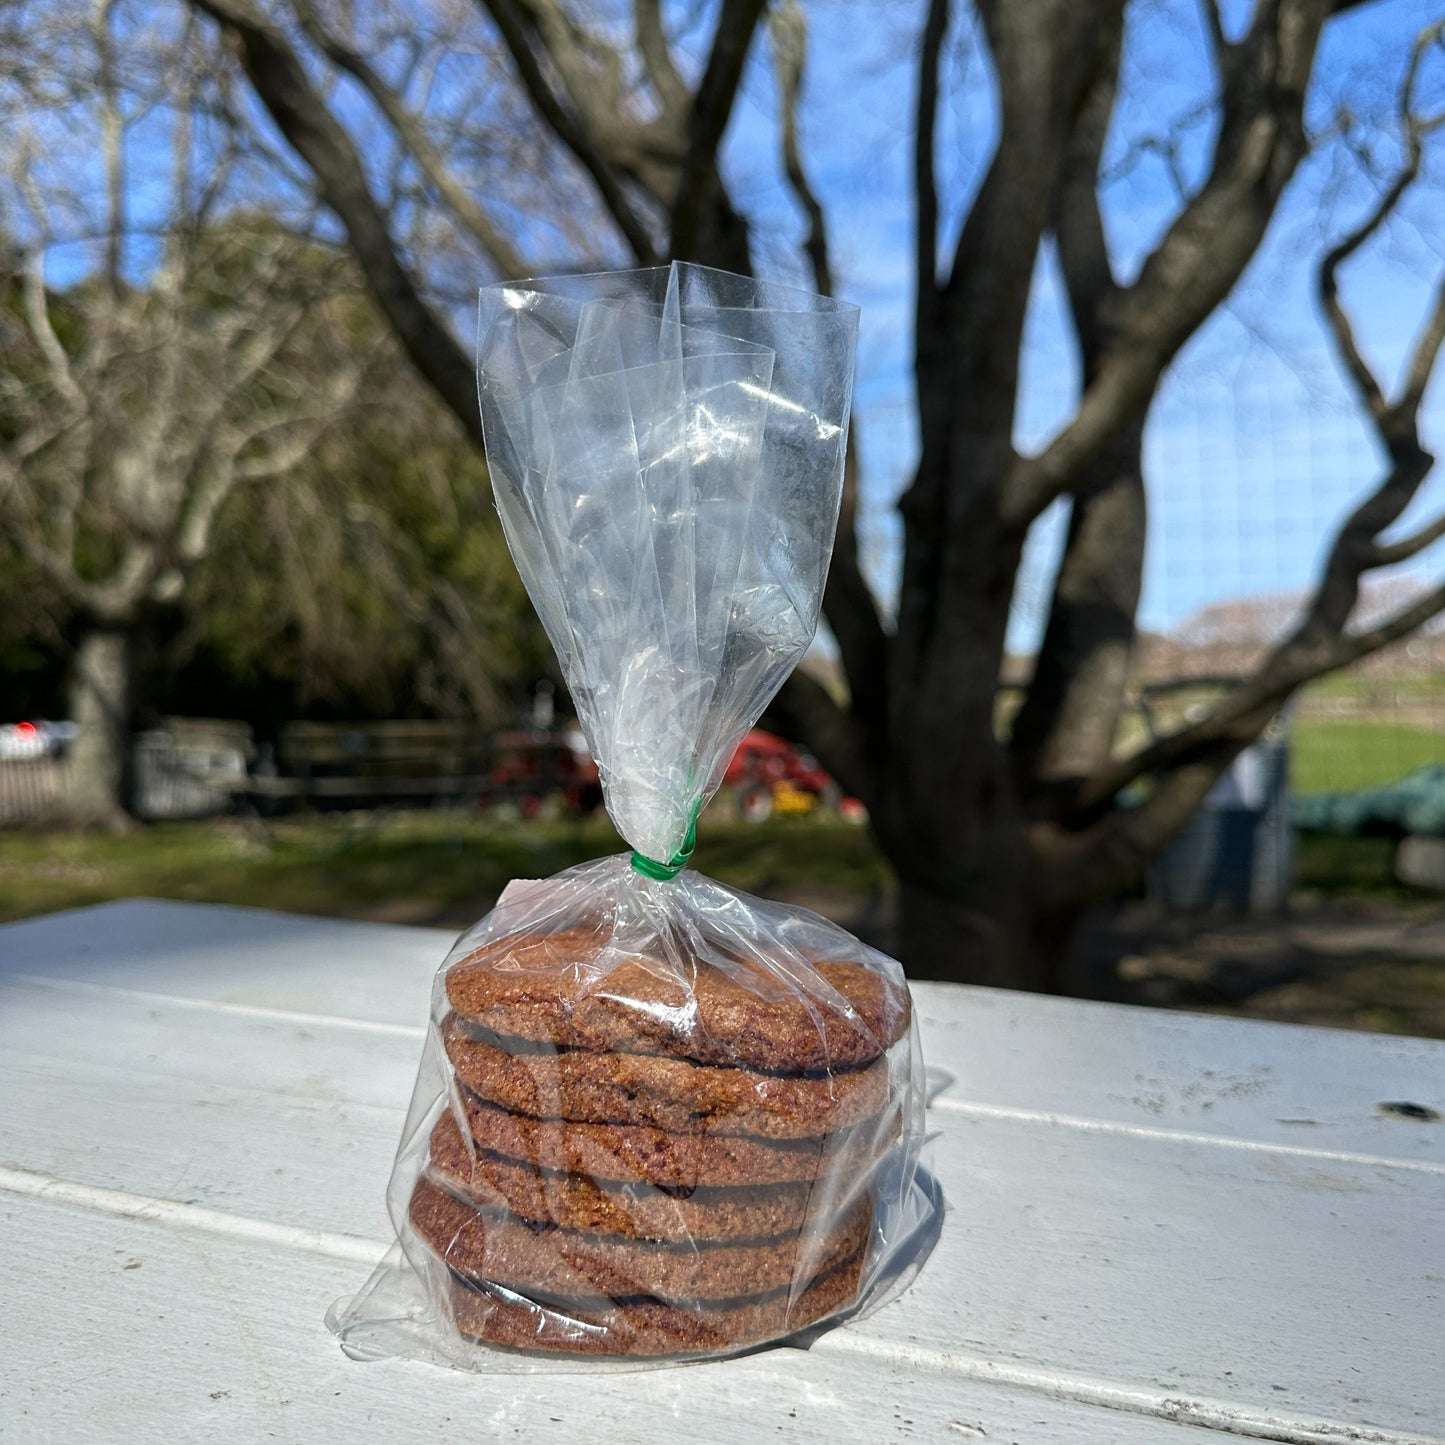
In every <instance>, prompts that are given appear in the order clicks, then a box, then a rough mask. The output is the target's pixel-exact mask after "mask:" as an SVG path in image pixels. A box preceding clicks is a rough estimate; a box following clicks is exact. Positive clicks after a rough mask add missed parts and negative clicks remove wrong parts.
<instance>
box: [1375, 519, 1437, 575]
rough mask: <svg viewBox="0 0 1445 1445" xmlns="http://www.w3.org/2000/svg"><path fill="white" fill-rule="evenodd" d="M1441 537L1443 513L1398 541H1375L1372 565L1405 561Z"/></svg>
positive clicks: (1383, 565) (1379, 565) (1392, 564)
mask: <svg viewBox="0 0 1445 1445" xmlns="http://www.w3.org/2000/svg"><path fill="white" fill-rule="evenodd" d="M1441 537H1445V514H1442V515H1441V516H1439V517H1436V518H1435V520H1434V521H1433V522H1430V523H1428V524H1427V525H1425V526H1423V527H1421V528H1420V529H1419V531H1416V532H1412V533H1411V534H1410V535H1409V536H1408V537H1402V538H1401V539H1400V540H1399V541H1398V542H1377V543H1376V544H1375V552H1374V561H1373V564H1372V565H1374V566H1376V567H1392V566H1394V564H1395V563H1397V562H1407V561H1409V559H1410V558H1411V557H1414V556H1416V555H1417V554H1419V553H1421V552H1423V551H1424V550H1425V548H1426V547H1428V546H1429V545H1430V544H1431V543H1432V542H1438V541H1439V540H1440V538H1441Z"/></svg>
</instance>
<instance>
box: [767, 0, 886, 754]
mask: <svg viewBox="0 0 1445 1445" xmlns="http://www.w3.org/2000/svg"><path fill="white" fill-rule="evenodd" d="M770 29H771V35H772V42H773V44H772V49H773V65H774V68H775V70H776V72H777V77H778V97H779V106H780V108H781V111H782V147H783V169H784V172H785V174H786V175H787V178H788V183H789V185H791V187H792V188H793V192H794V194H795V195H796V196H797V197H798V201H799V204H800V205H801V206H802V207H803V210H804V213H805V214H806V215H807V217H808V226H809V231H808V238H807V241H806V242H805V243H804V249H805V250H806V252H807V255H808V259H809V261H810V263H811V265H812V270H813V284H814V286H815V287H816V289H817V290H818V291H819V292H820V293H821V294H822V295H824V296H831V295H833V271H832V267H831V265H830V264H829V259H828V224H827V217H826V215H825V214H824V211H823V207H822V204H821V202H820V201H819V200H818V197H817V194H816V192H814V190H813V188H812V185H811V183H810V182H809V180H808V174H807V170H806V168H805V166H804V164H803V158H802V152H801V150H800V148H799V145H798V99H799V95H800V93H801V91H802V84H803V70H804V64H805V60H806V53H807V43H808V42H807V22H806V21H805V19H804V17H803V12H802V10H801V9H800V8H799V7H798V5H797V3H796V0H784V4H782V5H781V6H780V7H779V8H778V9H777V10H776V11H774V13H773V16H772V19H771V22H770ZM857 510H858V444H857V426H856V424H855V425H854V427H853V428H852V429H851V431H850V433H849V436H848V450H847V454H846V456H845V459H844V468H843V501H842V506H841V507H840V509H839V514H838V532H837V539H836V541H835V543H834V547H833V563H832V566H831V567H830V568H829V570H828V580H827V585H826V590H825V592H824V596H823V611H824V614H825V616H826V617H827V619H828V625H829V627H830V628H831V629H832V632H833V636H834V638H835V639H836V640H837V643H838V650H839V654H840V656H841V658H842V662H843V670H844V672H845V674H846V676H847V678H848V685H849V690H850V692H851V694H852V698H853V708H852V718H851V722H852V723H853V724H854V725H855V726H856V727H857V728H859V729H860V730H861V734H862V736H863V737H865V738H867V739H868V741H869V747H870V750H871V749H877V748H882V747H883V746H884V745H885V736H886V734H885V729H886V726H887V717H888V706H887V687H888V683H887V677H888V669H887V649H888V638H887V636H886V634H885V633H884V631H883V620H882V618H881V617H880V616H879V613H878V603H877V600H876V599H875V598H874V596H873V591H872V589H871V588H870V587H869V586H868V582H867V579H866V578H865V577H864V576H863V571H862V568H861V567H860V566H859V562H858V533H857ZM828 725H829V727H830V729H831V730H841V728H842V727H843V725H844V724H843V722H842V721H839V720H835V719H832V718H830V719H829V723H828ZM857 746H858V744H856V743H854V744H850V747H851V748H856V747H857Z"/></svg>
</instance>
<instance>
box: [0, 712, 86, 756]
mask: <svg viewBox="0 0 1445 1445" xmlns="http://www.w3.org/2000/svg"><path fill="white" fill-rule="evenodd" d="M74 736H75V724H74V723H71V722H45V721H43V720H37V721H35V722H18V723H5V724H0V762H21V761H24V760H26V759H29V758H52V757H56V756H57V755H58V754H60V753H61V752H63V751H64V749H65V745H66V743H68V742H70V741H71V739H72V738H74Z"/></svg>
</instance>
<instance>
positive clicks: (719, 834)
mask: <svg viewBox="0 0 1445 1445" xmlns="http://www.w3.org/2000/svg"><path fill="white" fill-rule="evenodd" d="M621 847H622V845H621V843H620V842H619V840H618V838H617V835H616V834H615V833H614V832H613V831H612V828H611V825H610V824H609V823H607V822H606V820H605V819H604V818H601V817H599V818H597V819H594V820H591V821H588V822H585V823H574V822H554V823H529V824H523V823H495V822H490V821H483V820H482V819H479V818H475V817H472V816H471V815H469V814H465V813H451V812H400V813H386V812H375V813H359V812H358V813H346V814H332V815H329V816H318V817H311V818H287V819H277V820H271V821H265V822H261V821H256V820H246V821H242V820H236V819H229V820H224V821H221V822H200V823H165V824H156V825H153V826H151V827H148V828H145V829H143V830H140V831H138V832H136V833H134V834H130V835H127V836H123V837H108V836H95V835H88V834H79V833H25V832H10V833H0V922H3V921H6V920H9V919H15V918H24V917H28V916H30V915H32V914H37V913H49V912H52V911H53V910H55V909H58V908H76V907H80V906H81V905H83V904H87V903H100V902H103V901H105V900H106V899H110V898H124V897H134V896H137V895H139V896H147V897H152V898H180V899H190V900H192V901H196V902H207V903H241V904H250V905H253V906H256V907H262V908H278V909H283V910H289V911H291V912H297V913H317V914H330V915H333V916H337V917H353V918H372V919H378V920H388V921H395V922H410V923H437V924H442V925H450V926H455V927H461V926H463V925H464V924H465V923H467V922H468V921H469V920H470V919H472V918H475V917H477V916H479V915H480V914H481V913H483V912H484V911H485V910H486V909H487V908H489V907H490V906H491V904H492V901H493V900H494V899H495V898H496V896H497V894H498V893H499V892H500V891H501V890H502V888H503V887H505V886H506V884H507V882H508V881H509V880H510V879H512V878H538V877H546V876H547V875H548V874H551V873H555V872H558V871H559V870H560V869H562V868H566V867H568V866H569V865H571V864H573V863H580V862H582V861H584V860H585V859H588V858H595V857H598V856H599V855H601V854H604V853H612V852H617V851H620V849H621ZM695 862H696V864H697V866H698V867H699V868H701V869H702V870H703V871H704V872H706V873H708V874H711V875H712V876H713V877H716V878H719V879H721V880H723V881H724V882H727V883H731V884H733V885H734V886H736V887H739V888H744V889H746V890H747V891H749V892H753V893H762V894H771V895H782V896H797V895H798V894H799V892H800V890H801V891H802V892H804V893H807V894H809V895H810V898H809V899H802V900H800V901H813V906H815V907H823V906H826V905H827V904H828V903H830V902H836V903H837V904H838V905H839V906H840V907H841V908H843V909H844V910H846V909H847V906H848V904H849V902H850V900H853V899H858V900H860V901H861V900H864V899H866V898H867V897H868V896H870V895H871V894H875V893H876V892H877V891H878V890H880V889H881V888H883V887H884V886H885V885H886V880H887V869H886V868H885V866H884V864H883V862H882V860H881V859H880V858H879V856H878V854H877V852H876V850H875V849H874V847H873V845H872V842H871V840H870V839H869V837H868V833H867V830H866V829H863V828H858V827H856V826H854V825H851V824H847V823H840V822H835V821H832V820H819V821H814V820H811V819H807V818H788V819H778V820H775V821H773V822H770V823H768V824H766V825H762V826H758V825H754V824H747V823H733V822H726V821H721V820H720V821H719V822H717V823H716V824H709V825H707V826H706V827H705V828H704V829H703V838H702V840H701V842H700V843H699V846H698V850H697V856H696V859H695Z"/></svg>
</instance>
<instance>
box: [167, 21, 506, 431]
mask: <svg viewBox="0 0 1445 1445" xmlns="http://www.w3.org/2000/svg"><path fill="white" fill-rule="evenodd" d="M194 3H195V4H197V5H198V6H199V7H200V8H201V9H202V10H204V11H205V12H206V13H207V14H208V15H210V16H212V17H213V18H214V19H215V20H217V21H218V22H219V23H220V24H221V25H222V26H223V27H225V29H227V30H228V31H229V32H230V33H231V34H232V35H234V36H235V37H236V40H237V43H238V46H239V50H240V55H241V62H242V64H243V65H244V66H245V68H246V73H247V75H249V76H250V78H251V83H252V84H253V85H254V86H255V87H256V93H257V94H258V95H259V96H260V97H261V99H262V101H263V103H264V104H265V106H266V108H267V110H269V111H270V113H271V116H272V118H273V119H274V120H275V122H276V124H277V126H278V127H279V128H280V130H281V133H282V134H283V135H284V136H285V137H286V139H287V140H288V141H290V142H291V144H292V145H293V146H294V147H295V148H296V150H297V152H298V153H299V154H300V155H301V157H302V159H303V160H305V161H306V163H307V165H308V166H310V167H311V170H312V172H313V173H314V174H315V176H316V179H317V181H318V183H319V185H320V187H321V193H322V196H323V197H324V198H325V200H326V203H327V205H329V206H330V207H331V209H332V210H333V211H334V212H335V213H336V215H337V217H338V218H339V219H340V221H341V223H342V225H344V226H345V227H346V231H347V234H348V235H349V236H350V237H351V242H352V246H353V247H354V249H355V253H356V258H357V262H358V264H359V265H360V266H361V268H362V270H363V271H364V272H365V274H366V278H367V283H368V285H369V287H370V289H371V293H372V295H373V296H374V297H375V298H376V303H377V305H378V306H379V307H380V308H381V310H382V312H383V314H384V315H385V316H386V317H387V319H388V320H389V321H390V322H391V324H392V325H393V326H394V327H395V329H396V333H397V335H398V336H399V337H400V338H401V341H402V344H403V345H404V346H405V347H406V351H407V355H408V356H410V357H411V360H412V364H413V365H414V366H415V367H416V369H417V370H418V371H419V372H420V373H421V374H422V375H423V376H424V377H425V378H426V379H427V381H428V382H430V383H431V385H432V386H433V387H434V388H435V389H436V391H437V394H438V395H439V396H440V397H442V399H443V400H444V401H445V402H446V403H447V405H448V406H449V407H450V408H451V410H452V411H453V412H455V414H456V415H457V417H458V418H459V419H460V420H461V422H462V425H463V426H465V427H466V428H467V429H468V431H469V432H470V433H471V435H472V437H473V439H474V440H475V441H476V442H477V443H478V444H480V443H481V439H482V424H481V418H480V416H479V415H478V412H477V407H476V397H475V390H476V378H475V373H474V369H473V366H472V362H471V360H470V358H469V357H468V356H467V354H466V353H465V352H464V351H463V350H462V348H461V346H460V345H459V344H458V342H457V340H456V338H455V337H454V336H452V334H451V332H450V331H449V330H447V328H446V327H445V326H444V325H443V324H442V323H441V322H440V321H439V320H438V319H437V318H436V317H435V316H434V315H433V314H432V312H431V309H430V307H428V306H427V304H426V302H425V301H423V300H422V298H421V296H420V294H419V293H418V291H417V288H416V284H415V282H414V281H413V280H412V278H411V277H410V276H409V275H408V274H407V271H406V268H405V267H404V266H403V265H402V262H401V259H400V257H399V256H398V255H397V252H396V248H395V245H394V243H393V241H392V237H391V232H390V229H389V227H388V225H387V222H386V217H385V216H384V215H383V214H382V212H381V209H380V207H378V205H377V204H376V201H375V199H374V198H373V197H372V195H371V192H370V190H369V188H368V187H367V184H366V173H365V171H364V169H363V167H362V164H361V158H360V157H359V156H358V155H357V153H356V147H355V146H354V145H353V144H352V142H351V138H350V137H349V136H348V135H347V133H346V132H345V130H344V129H343V128H342V127H341V124H340V123H339V122H338V121H337V119H336V117H335V116H334V115H333V114H332V113H331V111H330V110H328V109H327V107H326V105H325V104H324V102H323V101H322V99H321V97H320V96H319V95H318V94H317V93H316V91H315V89H314V88H313V87H312V85H311V82H310V81H309V80H308V79H307V76H306V72H305V71H304V70H303V69H302V67H301V65H300V63H299V62H298V60H297V59H296V56H295V53H294V52H293V51H292V49H291V47H290V45H289V44H288V43H287V40H286V37H285V36H284V35H283V34H281V32H280V31H278V30H277V29H276V27H275V26H274V25H272V24H271V22H270V21H269V20H267V19H266V18H265V17H264V16H262V15H261V14H260V13H258V12H257V11H256V10H254V9H253V8H252V6H251V4H250V0H194Z"/></svg>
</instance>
